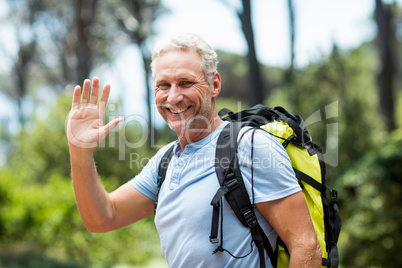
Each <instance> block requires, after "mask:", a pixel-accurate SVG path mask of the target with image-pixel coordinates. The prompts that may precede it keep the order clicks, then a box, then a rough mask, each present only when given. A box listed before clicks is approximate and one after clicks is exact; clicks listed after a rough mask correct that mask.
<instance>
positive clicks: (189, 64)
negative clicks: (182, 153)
mask: <svg viewBox="0 0 402 268" xmlns="http://www.w3.org/2000/svg"><path fill="white" fill-rule="evenodd" d="M220 82H221V81H220V76H219V74H218V73H216V74H215V75H214V77H213V79H212V82H211V84H208V83H207V81H206V80H205V76H204V73H203V71H202V69H201V58H200V56H199V54H198V53H197V52H195V51H170V52H167V53H165V54H162V55H161V56H159V57H158V59H157V61H156V68H155V84H156V88H155V101H156V104H157V107H158V111H159V113H160V114H161V115H162V117H163V118H164V119H165V121H166V122H167V124H168V125H169V127H170V128H171V129H172V130H173V131H175V132H176V134H177V135H178V136H179V137H180V136H181V135H183V134H184V133H186V134H187V136H189V137H190V138H193V139H194V138H195V139H197V137H198V138H202V137H204V136H207V135H208V134H209V133H211V132H212V131H213V130H215V128H216V127H217V125H219V124H220V122H218V121H219V117H217V114H216V110H215V97H216V96H217V95H218V94H219V91H220ZM217 119H218V120H217ZM193 141H195V140H193ZM182 148H183V147H182Z"/></svg>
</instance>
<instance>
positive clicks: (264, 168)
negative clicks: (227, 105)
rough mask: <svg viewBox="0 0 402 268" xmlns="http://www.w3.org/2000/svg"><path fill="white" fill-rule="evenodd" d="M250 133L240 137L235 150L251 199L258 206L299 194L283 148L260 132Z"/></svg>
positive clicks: (297, 185)
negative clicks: (258, 204) (236, 150)
mask: <svg viewBox="0 0 402 268" xmlns="http://www.w3.org/2000/svg"><path fill="white" fill-rule="evenodd" d="M247 129H248V128H245V129H243V130H242V131H247ZM253 132H254V130H250V131H248V132H247V133H246V134H245V135H244V136H243V137H242V139H241V141H240V143H239V148H238V153H239V164H240V171H241V173H242V175H243V178H244V183H245V186H246V189H247V191H248V193H249V196H250V200H251V201H252V202H253V201H254V203H261V202H266V201H272V200H276V199H280V198H283V197H286V196H289V195H292V194H294V193H297V192H299V191H301V188H300V185H299V183H298V182H297V179H296V177H295V173H294V171H293V168H292V164H291V162H290V159H289V156H288V155H287V153H286V151H285V149H284V148H283V146H282V145H281V144H280V143H279V142H278V141H277V140H276V139H275V138H274V137H272V136H271V135H270V134H268V133H267V132H265V131H263V130H260V129H256V130H255V132H254V134H253ZM253 135H254V137H253V138H252V136H253ZM241 136H242V133H240V135H239V137H241ZM251 143H253V144H251ZM253 199H254V200H253Z"/></svg>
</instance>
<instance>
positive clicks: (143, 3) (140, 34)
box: [116, 0, 162, 147]
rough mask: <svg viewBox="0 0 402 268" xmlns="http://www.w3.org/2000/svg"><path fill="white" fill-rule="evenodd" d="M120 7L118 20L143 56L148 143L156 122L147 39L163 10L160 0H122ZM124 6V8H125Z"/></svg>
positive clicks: (117, 14)
mask: <svg viewBox="0 0 402 268" xmlns="http://www.w3.org/2000/svg"><path fill="white" fill-rule="evenodd" d="M120 2H121V4H120V7H119V8H116V9H117V11H118V12H117V13H116V20H117V21H118V25H119V27H120V29H121V30H122V31H123V32H125V33H126V34H127V35H128V36H129V38H130V40H131V42H132V43H134V44H136V45H137V46H138V49H139V51H140V52H141V56H142V63H143V68H144V81H145V92H146V103H147V116H148V141H149V143H148V145H149V147H151V144H152V141H155V139H156V138H155V137H154V136H153V134H155V129H154V123H153V122H152V103H153V101H152V94H151V87H150V86H149V79H150V76H151V75H150V63H151V62H150V54H151V53H150V51H149V49H148V47H147V44H146V40H147V38H148V37H150V36H151V35H152V34H153V30H152V23H153V22H154V20H155V19H156V17H157V16H158V15H160V12H162V9H161V5H160V0H140V1H139V0H121V1H120ZM123 7H124V8H123Z"/></svg>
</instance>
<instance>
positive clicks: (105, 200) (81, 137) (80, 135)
mask: <svg viewBox="0 0 402 268" xmlns="http://www.w3.org/2000/svg"><path fill="white" fill-rule="evenodd" d="M90 87H91V82H90V81H89V80H85V81H84V85H83V91H82V96H81V100H80V92H81V88H80V87H79V86H77V87H76V88H75V89H74V95H73V103H72V108H71V111H70V114H69V118H68V123H67V138H68V143H69V150H70V162H71V176H72V179H73V186H74V193H75V197H76V200H77V205H78V209H79V211H80V215H81V218H82V220H83V222H84V224H85V226H86V228H87V229H88V230H89V231H91V232H106V231H111V230H114V229H117V228H120V227H123V226H125V225H128V224H130V223H132V222H135V221H137V220H140V219H142V218H144V217H146V216H148V215H150V214H152V212H153V204H154V202H153V201H152V200H151V199H150V198H148V197H146V196H145V195H143V194H141V193H140V192H139V191H137V190H135V189H134V188H133V187H132V186H131V185H129V184H125V185H123V186H121V187H120V188H118V189H117V190H116V191H114V192H113V193H111V194H109V193H107V192H106V191H105V189H104V187H103V186H102V184H101V182H100V180H99V178H98V174H97V171H96V166H95V162H94V159H93V149H94V148H95V147H96V146H98V144H99V143H100V142H101V141H102V140H103V139H104V138H105V137H106V136H107V135H108V134H109V132H110V131H111V130H112V129H113V128H115V127H116V125H117V124H118V123H119V122H121V119H115V120H112V121H111V122H109V123H108V124H106V125H103V121H102V118H103V114H104V110H105V108H106V104H107V101H108V97H109V92H110V86H109V85H105V87H104V88H103V92H102V96H101V97H100V99H99V103H98V104H97V102H98V95H99V79H98V78H94V79H93V85H92V89H91V94H90V93H89V92H90Z"/></svg>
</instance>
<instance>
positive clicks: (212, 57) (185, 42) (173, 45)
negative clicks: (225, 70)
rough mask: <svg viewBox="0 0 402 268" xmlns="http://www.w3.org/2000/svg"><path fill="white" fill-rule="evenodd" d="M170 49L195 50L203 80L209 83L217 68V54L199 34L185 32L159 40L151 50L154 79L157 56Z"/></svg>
mask: <svg viewBox="0 0 402 268" xmlns="http://www.w3.org/2000/svg"><path fill="white" fill-rule="evenodd" d="M170 51H196V52H197V53H198V54H199V55H200V58H201V68H202V71H203V72H204V76H205V80H206V81H207V82H208V84H211V81H212V77H213V76H214V74H215V73H216V71H217V68H218V56H217V54H216V52H215V51H214V50H213V49H212V48H211V46H210V45H208V43H206V42H205V41H204V40H203V39H202V38H201V37H200V36H199V35H197V34H193V33H185V34H180V35H175V36H173V37H171V38H169V39H167V40H160V41H158V42H157V43H156V44H155V47H154V49H153V51H152V62H151V69H152V77H153V78H154V79H155V66H156V61H157V59H158V57H159V56H161V55H163V54H164V53H167V52H170Z"/></svg>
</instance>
